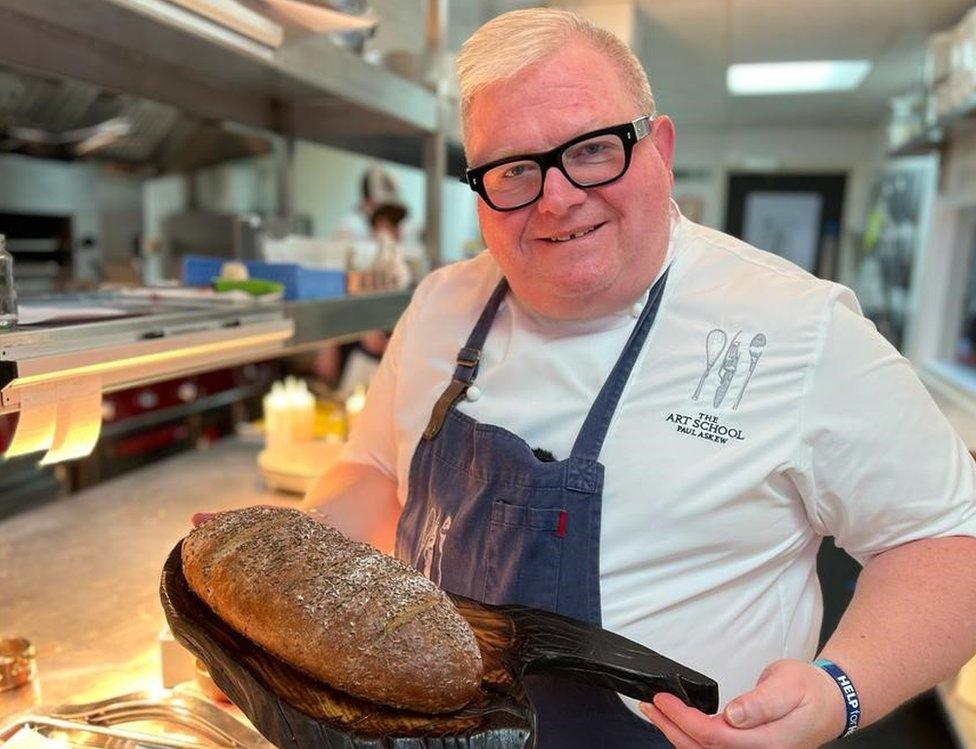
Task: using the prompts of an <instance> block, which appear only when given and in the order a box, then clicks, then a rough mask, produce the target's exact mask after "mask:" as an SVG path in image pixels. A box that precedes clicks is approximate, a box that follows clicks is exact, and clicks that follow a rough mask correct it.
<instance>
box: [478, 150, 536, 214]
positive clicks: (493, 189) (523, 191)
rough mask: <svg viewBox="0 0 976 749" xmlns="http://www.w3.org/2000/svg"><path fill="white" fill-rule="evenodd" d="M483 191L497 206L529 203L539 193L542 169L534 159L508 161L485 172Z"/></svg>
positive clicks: (506, 206)
mask: <svg viewBox="0 0 976 749" xmlns="http://www.w3.org/2000/svg"><path fill="white" fill-rule="evenodd" d="M483 180H484V185H485V192H487V193H488V197H489V198H490V199H491V202H492V203H494V204H495V205H496V206H497V207H499V208H515V207H517V206H520V205H525V204H526V203H531V202H532V201H533V200H535V199H536V196H537V195H538V194H539V187H540V186H541V185H542V171H541V170H540V169H539V165H538V164H536V163H535V162H534V161H510V162H508V163H507V164H501V165H500V166H496V167H495V168H494V169H489V170H488V171H487V172H485V176H484V178H483Z"/></svg>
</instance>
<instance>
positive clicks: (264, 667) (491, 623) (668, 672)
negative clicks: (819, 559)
mask: <svg viewBox="0 0 976 749" xmlns="http://www.w3.org/2000/svg"><path fill="white" fill-rule="evenodd" d="M181 548H182V541H181V542H180V543H179V544H177V546H176V547H175V548H174V549H173V551H172V552H171V553H170V555H169V558H168V559H167V560H166V564H165V566H164V567H163V575H162V580H161V583H160V598H161V599H162V604H163V610H164V612H165V614H166V619H167V620H168V622H169V625H170V628H171V629H172V631H173V635H174V636H175V637H176V639H177V640H178V641H179V642H180V643H182V644H183V645H184V646H185V647H186V648H188V649H189V650H190V651H191V652H192V653H193V654H194V655H196V656H197V657H198V658H199V659H200V660H202V661H203V662H204V663H205V664H206V665H207V668H208V669H209V671H210V675H211V677H212V678H213V680H214V682H215V683H216V684H217V686H218V687H220V689H221V690H223V692H224V693H225V694H226V695H227V696H228V697H229V698H230V699H231V700H232V701H233V702H234V704H235V705H237V706H238V707H239V708H240V709H241V710H242V711H243V712H244V714H245V715H247V717H248V718H249V719H250V721H251V723H253V724H254V726H255V727H256V728H257V729H258V730H259V731H260V732H261V733H262V734H263V735H264V736H265V737H266V738H267V739H268V740H269V741H271V742H272V743H274V744H276V745H277V746H279V747H282V749H528V748H529V747H532V746H533V745H534V732H535V712H534V711H533V709H532V704H531V702H530V701H529V699H528V696H527V695H526V692H525V689H524V687H523V681H522V679H523V676H524V675H525V674H527V673H547V674H553V675H560V676H564V677H565V678H569V679H575V680H577V681H583V682H586V683H588V684H592V685H593V686H594V688H606V689H613V690H614V691H617V692H620V693H622V694H626V695H628V696H630V697H634V698H636V699H642V700H649V699H650V698H651V697H652V696H653V695H655V694H657V693H658V692H661V691H664V692H670V693H672V694H675V695H677V696H678V697H680V698H681V699H683V700H684V701H685V702H686V703H688V704H690V705H693V706H695V707H697V708H698V709H700V710H702V711H704V712H707V713H713V712H715V711H716V709H717V708H718V686H717V685H716V683H715V682H714V681H713V680H711V679H709V678H708V677H707V676H703V675H702V674H699V673H697V672H695V671H692V670H691V669H689V668H686V667H684V666H682V665H681V664H679V663H676V662H674V661H672V660H669V659H667V658H665V657H664V656H662V655H659V654H657V653H655V652H654V651H652V650H649V649H647V648H645V647H643V646H642V645H638V644H637V643H635V642H633V641H631V640H628V639H626V638H624V637H620V636H619V635H615V634H613V633H611V632H608V631H606V630H604V629H600V628H599V627H594V626H590V625H587V624H584V623H582V622H579V621H576V620H574V619H570V618H567V617H564V616H559V615H557V614H551V613H549V612H545V611H540V610H537V609H531V608H526V607H523V606H489V605H487V604H482V603H479V602H477V601H473V600H471V599H468V598H462V597H459V596H451V598H452V599H453V601H454V603H455V604H456V605H457V607H458V609H459V610H460V612H461V614H462V615H463V616H464V617H465V618H466V619H467V620H468V621H469V622H470V624H471V626H472V628H473V629H474V633H475V636H476V638H477V640H478V645H479V646H480V648H481V654H482V658H483V660H484V664H485V677H484V680H483V681H482V689H481V693H480V695H479V696H478V698H477V699H475V700H474V701H473V702H472V703H471V704H469V705H468V706H467V707H465V708H464V709H462V710H459V711H457V712H454V713H449V714H446V715H424V714H420V713H411V712H407V711H403V710H398V709H395V708H391V707H386V706H383V705H378V704H375V703H372V702H368V701H366V700H362V699H359V698H357V697H353V696H351V695H348V694H346V693H344V692H340V691H338V690H336V689H332V688H331V687H329V686H328V685H326V684H323V683H322V682H320V681H317V680H315V679H312V678H311V677H309V676H307V675H306V674H304V673H302V672H300V671H298V670H296V669H294V668H293V667H291V666H289V665H287V664H286V663H284V662H282V661H281V660H279V659H278V658H276V657H274V656H272V655H271V654H269V653H267V652H266V651H264V650H263V649H261V648H260V647H259V646H258V645H255V644H254V643H252V642H251V641H250V640H248V639H247V638H245V637H243V636H242V635H240V634H238V633H237V632H236V631H234V630H233V629H231V628H230V627H229V626H228V625H226V624H225V623H224V622H223V621H222V620H221V619H219V618H218V617H217V616H216V615H215V614H214V613H213V612H212V611H211V610H210V608H209V607H208V606H207V605H206V604H205V603H204V602H203V601H202V600H201V599H200V598H198V597H197V596H196V595H195V594H194V593H193V591H191V590H190V587H189V585H188V584H187V582H186V578H185V577H184V576H183V565H182V562H181V557H180V551H181Z"/></svg>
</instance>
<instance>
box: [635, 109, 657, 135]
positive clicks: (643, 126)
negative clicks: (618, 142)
mask: <svg viewBox="0 0 976 749" xmlns="http://www.w3.org/2000/svg"><path fill="white" fill-rule="evenodd" d="M653 121H654V117H652V116H651V115H648V114H645V115H644V116H642V117H638V118H637V119H636V120H634V121H633V122H631V123H630V124H631V125H633V126H634V132H635V133H636V134H637V140H640V139H641V138H643V137H645V136H646V135H649V134H650V132H651V123H652V122H653Z"/></svg>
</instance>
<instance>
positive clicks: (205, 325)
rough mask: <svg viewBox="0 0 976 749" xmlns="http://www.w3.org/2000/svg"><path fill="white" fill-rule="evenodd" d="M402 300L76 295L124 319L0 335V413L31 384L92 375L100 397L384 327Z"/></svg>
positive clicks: (384, 296)
mask: <svg viewBox="0 0 976 749" xmlns="http://www.w3.org/2000/svg"><path fill="white" fill-rule="evenodd" d="M409 299H410V294H409V292H392V293H379V294H369V295H363V296H354V297H339V298H332V299H322V300H312V301H301V302H288V303H280V302H277V303H272V304H258V303H231V304H228V303H209V304H208V303H203V302H192V301H186V300H180V301H176V302H162V301H159V300H151V299H133V298H124V297H119V296H117V295H89V296H84V297H76V298H74V301H75V303H76V304H77V305H79V306H81V307H84V308H85V309H97V308H98V307H99V306H103V307H105V308H107V309H112V310H113V311H116V312H122V313H123V314H122V315H121V316H116V317H112V318H110V319H87V320H85V321H81V322H78V321H69V322H61V323H44V324H40V325H32V326H22V327H19V328H16V329H14V330H12V331H9V332H3V333H0V413H7V412H11V411H16V410H19V407H20V402H21V395H22V393H23V392H25V391H26V390H27V389H28V388H36V387H37V386H48V385H50V386H52V387H57V385H58V384H59V383H64V382H68V381H71V380H73V379H76V378H80V377H87V376H92V375H94V376H97V377H98V378H99V381H100V383H101V388H102V390H103V392H107V391H112V390H119V389H121V388H125V387H132V386H135V385H140V384H145V383H149V382H156V381H160V380H164V379H169V378H171V377H176V376H182V375H187V374H192V373H194V372H202V371H207V370H210V369H217V368H220V367H226V366H232V365H236V364H244V363H246V362H252V361H260V360H263V359H271V358H274V357H277V356H281V355H283V354H287V353H290V352H294V351H298V350H302V349H305V348H310V347H314V346H315V345H317V344H320V343H321V342H323V341H326V340H330V339H337V338H339V339H341V338H350V337H353V336H356V335H357V334H361V333H364V332H366V331H368V330H374V329H390V328H392V327H393V325H394V324H395V323H396V320H397V319H398V318H399V316H400V314H401V313H402V312H403V310H404V309H405V308H406V306H407V303H408V302H409ZM69 301H70V298H64V297H62V298H59V299H58V300H57V303H58V304H60V305H62V306H70V305H69Z"/></svg>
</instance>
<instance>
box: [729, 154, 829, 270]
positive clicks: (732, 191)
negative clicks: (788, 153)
mask: <svg viewBox="0 0 976 749" xmlns="http://www.w3.org/2000/svg"><path fill="white" fill-rule="evenodd" d="M846 185H847V175H845V174H755V173H750V174H735V173H733V174H730V175H729V189H728V201H727V203H726V209H725V231H726V232H728V233H729V234H732V235H733V236H735V237H738V238H739V239H742V240H743V241H745V242H748V243H749V244H751V245H753V246H754V247H758V248H759V249H761V250H766V251H768V252H772V253H774V254H776V255H780V256H782V257H784V258H786V259H787V260H789V261H791V262H793V263H795V264H796V265H799V266H800V267H801V268H803V269H804V270H806V271H809V272H810V273H813V274H814V275H816V276H820V277H821V278H827V279H833V278H834V276H835V274H836V268H837V248H838V244H839V240H840V227H841V218H842V212H843V206H844V190H845V188H846Z"/></svg>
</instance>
